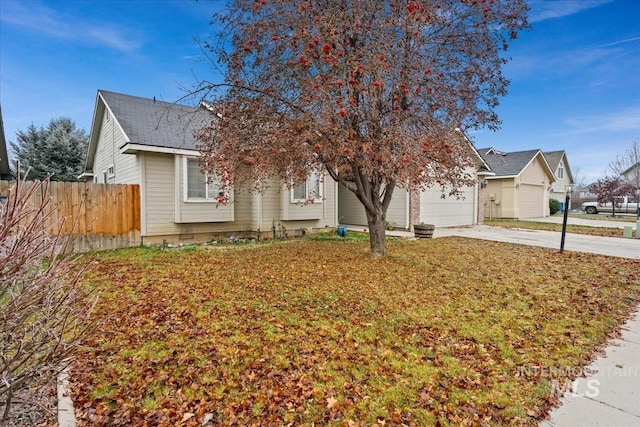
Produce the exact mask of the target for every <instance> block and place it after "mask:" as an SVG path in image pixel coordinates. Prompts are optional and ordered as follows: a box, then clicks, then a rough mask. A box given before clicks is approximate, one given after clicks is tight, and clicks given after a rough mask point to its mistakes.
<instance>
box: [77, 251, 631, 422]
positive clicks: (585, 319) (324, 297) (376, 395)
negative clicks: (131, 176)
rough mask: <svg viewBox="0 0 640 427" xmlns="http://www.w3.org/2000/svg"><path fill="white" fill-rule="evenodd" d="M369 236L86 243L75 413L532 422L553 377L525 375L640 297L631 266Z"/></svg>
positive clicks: (561, 362) (607, 324) (565, 357)
mask: <svg viewBox="0 0 640 427" xmlns="http://www.w3.org/2000/svg"><path fill="white" fill-rule="evenodd" d="M368 249H369V248H368V243H367V242H362V241H360V242H358V241H356V242H340V241H339V242H336V241H314V240H302V241H295V242H288V243H275V244H266V245H252V246H243V247H228V246H225V247H218V248H215V247H202V248H197V249H191V250H185V249H182V250H179V249H178V250H164V251H162V250H158V249H149V248H138V249H134V250H123V251H117V252H111V253H102V254H99V255H98V256H97V261H96V263H95V265H94V266H93V267H92V268H91V272H90V273H89V274H88V276H87V278H86V283H87V285H88V286H97V287H98V288H100V289H101V297H100V300H99V302H98V306H97V308H96V313H95V315H96V318H97V324H96V326H95V333H94V335H93V338H92V339H91V341H89V342H87V343H86V345H87V347H88V350H87V351H86V352H85V353H83V354H81V355H80V356H79V357H78V360H77V364H76V366H75V368H74V370H73V372H72V374H71V375H72V382H73V390H74V394H73V399H74V402H75V405H76V412H77V414H76V415H77V416H78V419H79V425H81V426H87V425H91V426H100V425H115V426H117V425H127V426H129V425H149V426H156V425H159V426H169V425H184V426H199V425H202V423H203V422H206V421H208V423H207V425H251V424H252V423H254V424H255V425H287V424H289V423H290V424H292V425H377V424H385V423H386V425H398V424H400V423H405V424H407V425H416V426H424V425H436V424H437V423H440V424H441V425H452V426H458V425H483V424H484V425H514V424H515V425H532V426H533V425H536V424H537V420H538V419H539V418H541V417H543V416H544V414H546V413H547V412H548V410H549V408H550V406H551V405H553V404H554V403H555V401H556V398H555V397H553V396H552V395H551V392H552V390H553V384H554V381H561V380H562V379H563V378H550V377H549V375H540V374H539V373H540V372H542V373H545V372H546V373H549V372H556V373H557V375H558V376H561V375H562V374H563V373H564V372H571V371H572V369H573V368H575V367H576V366H581V365H583V364H584V363H585V362H586V361H587V360H588V359H589V358H590V357H592V355H593V354H594V351H595V350H596V348H597V347H598V346H601V345H602V344H603V343H604V342H605V340H606V339H607V337H608V336H610V334H611V333H612V332H613V331H614V330H615V328H616V325H619V324H620V323H621V322H622V321H623V320H624V319H625V318H627V316H628V315H629V314H630V312H631V311H632V310H633V308H634V307H635V306H636V304H637V303H638V302H639V301H640V262H638V261H632V260H622V259H614V258H607V257H603V256H595V255H586V254H578V253H565V254H564V255H560V254H558V253H557V252H556V251H551V250H545V249H541V248H532V247H524V246H517V245H508V244H502V243H497V242H488V241H478V240H473V241H472V240H467V239H462V238H448V239H426V240H420V241H390V242H389V249H390V253H391V254H392V255H390V256H389V257H388V258H386V259H381V260H375V261H374V260H372V259H371V257H370V255H369V250H368ZM536 367H543V368H544V369H540V370H536V369H537V368H536ZM546 368H554V370H548V369H547V370H545V369H546ZM565 368H569V369H565ZM536 372H538V374H537V373H536ZM573 372H575V369H573ZM551 376H553V375H551Z"/></svg>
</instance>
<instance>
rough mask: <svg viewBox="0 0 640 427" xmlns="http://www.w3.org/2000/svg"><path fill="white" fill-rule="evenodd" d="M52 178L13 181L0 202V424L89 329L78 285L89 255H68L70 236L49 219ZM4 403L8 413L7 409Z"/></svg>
mask: <svg viewBox="0 0 640 427" xmlns="http://www.w3.org/2000/svg"><path fill="white" fill-rule="evenodd" d="M48 190H49V181H48V180H45V181H43V182H30V183H28V182H26V181H24V180H18V181H16V182H15V183H13V184H12V188H11V190H10V191H9V195H8V197H7V198H6V200H4V201H0V424H3V425H4V423H5V422H6V421H8V420H9V416H10V409H11V404H12V401H13V400H14V396H15V394H16V393H17V392H22V391H23V390H25V389H26V388H27V387H29V388H30V389H32V390H37V389H38V388H39V387H40V388H41V387H43V386H44V385H45V384H47V383H48V380H49V379H51V378H52V377H54V376H55V375H56V374H57V372H59V370H60V369H61V368H63V367H64V362H65V361H67V360H68V359H69V357H70V356H71V355H72V354H73V352H74V350H75V349H76V348H77V345H78V344H79V342H80V340H81V339H82V338H83V337H84V336H85V334H86V332H87V330H88V322H87V319H88V316H89V313H90V311H91V304H90V303H89V302H88V299H87V298H86V295H84V294H83V293H82V292H81V291H80V289H79V286H77V283H78V280H79V277H80V274H81V273H82V271H83V270H84V267H85V266H86V265H87V264H86V261H84V262H80V261H79V259H84V260H86V259H87V258H86V257H82V258H73V257H71V256H69V255H65V252H67V251H68V249H69V248H70V243H71V241H70V238H69V237H67V236H63V235H61V234H60V232H59V231H58V230H60V228H61V227H60V225H61V224H56V221H53V220H52V212H53V209H52V206H50V205H51V203H50V201H51V198H50V197H49V192H48ZM3 406H4V408H3Z"/></svg>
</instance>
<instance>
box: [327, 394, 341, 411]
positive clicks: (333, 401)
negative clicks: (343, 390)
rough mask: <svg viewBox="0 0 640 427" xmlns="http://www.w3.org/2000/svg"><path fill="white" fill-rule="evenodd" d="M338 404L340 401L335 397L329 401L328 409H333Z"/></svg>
mask: <svg viewBox="0 0 640 427" xmlns="http://www.w3.org/2000/svg"><path fill="white" fill-rule="evenodd" d="M336 403H338V399H336V398H334V397H329V398H328V399H327V408H328V409H331V408H333V407H334V406H335V405H336Z"/></svg>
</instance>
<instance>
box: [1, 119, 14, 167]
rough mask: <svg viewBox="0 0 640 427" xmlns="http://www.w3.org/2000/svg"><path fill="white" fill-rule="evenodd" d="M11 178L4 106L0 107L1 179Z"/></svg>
mask: <svg viewBox="0 0 640 427" xmlns="http://www.w3.org/2000/svg"><path fill="white" fill-rule="evenodd" d="M11 178H12V177H11V169H10V168H9V153H8V152H7V140H6V139H5V137H4V122H3V120H2V107H0V179H11Z"/></svg>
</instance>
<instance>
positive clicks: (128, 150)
mask: <svg viewBox="0 0 640 427" xmlns="http://www.w3.org/2000/svg"><path fill="white" fill-rule="evenodd" d="M140 151H144V152H147V153H162V154H178V155H182V156H196V157H199V156H200V152H199V151H198V150H188V149H184V148H169V147H154V146H152V145H144V144H131V143H126V144H124V145H123V146H122V147H120V152H121V153H122V154H136V153H138V152H140Z"/></svg>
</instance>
